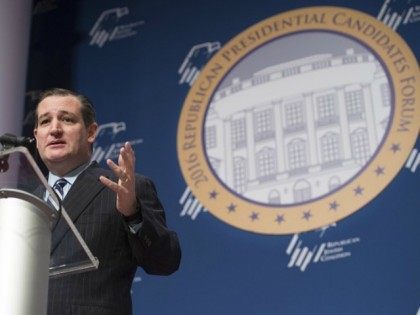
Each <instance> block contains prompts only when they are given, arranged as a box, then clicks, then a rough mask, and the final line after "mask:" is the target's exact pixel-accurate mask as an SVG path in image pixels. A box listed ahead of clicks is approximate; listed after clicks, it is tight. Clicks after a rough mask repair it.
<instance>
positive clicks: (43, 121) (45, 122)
mask: <svg viewBox="0 0 420 315" xmlns="http://www.w3.org/2000/svg"><path fill="white" fill-rule="evenodd" d="M48 121H49V120H48V119H42V120H40V121H39V124H40V125H41V126H42V125H46V124H47V123H48Z"/></svg>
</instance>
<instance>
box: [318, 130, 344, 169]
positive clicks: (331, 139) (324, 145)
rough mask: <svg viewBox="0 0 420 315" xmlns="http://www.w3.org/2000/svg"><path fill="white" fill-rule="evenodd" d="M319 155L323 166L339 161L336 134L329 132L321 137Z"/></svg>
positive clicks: (338, 146)
mask: <svg viewBox="0 0 420 315" xmlns="http://www.w3.org/2000/svg"><path fill="white" fill-rule="evenodd" d="M321 155H322V162H323V163H324V164H331V163H334V162H336V161H339V160H340V157H341V153H340V143H339V138H338V135H337V134H335V133H332V132H330V133H328V134H326V135H325V136H323V137H321Z"/></svg>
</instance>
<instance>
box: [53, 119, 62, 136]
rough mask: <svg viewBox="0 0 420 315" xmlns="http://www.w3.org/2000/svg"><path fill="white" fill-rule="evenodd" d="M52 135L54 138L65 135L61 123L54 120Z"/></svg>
mask: <svg viewBox="0 0 420 315" xmlns="http://www.w3.org/2000/svg"><path fill="white" fill-rule="evenodd" d="M50 133H51V134H52V135H54V136H58V135H61V134H62V133H63V129H62V128H61V123H60V122H59V121H58V120H53V121H52V122H51V129H50Z"/></svg>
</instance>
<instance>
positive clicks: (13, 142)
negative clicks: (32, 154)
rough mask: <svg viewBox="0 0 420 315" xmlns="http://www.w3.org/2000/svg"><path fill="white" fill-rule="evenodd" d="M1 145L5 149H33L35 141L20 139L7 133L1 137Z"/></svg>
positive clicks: (32, 139) (26, 138) (25, 138)
mask: <svg viewBox="0 0 420 315" xmlns="http://www.w3.org/2000/svg"><path fill="white" fill-rule="evenodd" d="M0 143H1V144H2V145H3V147H5V148H12V147H26V148H28V149H31V148H32V147H33V144H34V143H35V139H34V138H30V137H18V136H15V135H13V134H11V133H5V134H4V135H2V136H0Z"/></svg>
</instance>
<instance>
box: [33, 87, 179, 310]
mask: <svg viewBox="0 0 420 315" xmlns="http://www.w3.org/2000/svg"><path fill="white" fill-rule="evenodd" d="M97 128H98V125H97V123H96V121H95V114H94V110H93V108H92V105H91V104H90V102H89V100H88V99H87V98H86V97H84V96H83V95H79V94H77V93H74V92H72V91H69V90H64V89H51V90H47V91H45V92H44V93H43V94H42V95H41V97H40V100H39V103H38V105H37V110H36V124H35V129H34V135H35V138H36V140H37V148H38V152H39V154H40V156H41V159H42V160H43V162H44V163H45V165H46V166H47V168H48V170H49V177H48V182H49V183H50V185H51V186H53V187H54V188H55V189H56V191H57V192H58V194H59V195H60V197H61V198H62V199H63V206H64V208H65V209H66V210H67V212H68V213H69V216H70V217H71V219H72V221H73V222H74V224H75V226H76V228H77V229H78V230H79V232H80V233H81V235H82V237H83V238H84V240H85V241H86V243H87V245H88V247H89V248H90V249H91V251H92V252H93V254H94V255H95V256H96V257H97V258H98V259H99V268H98V270H95V271H91V272H85V273H79V274H74V275H69V276H64V277H61V278H55V279H51V280H50V282H49V295H48V314H59V315H62V314H89V315H94V314H101V315H107V314H109V315H111V314H118V315H121V314H131V313H132V310H131V309H132V306H131V294H130V288H131V284H132V281H133V277H134V274H135V271H136V268H137V266H140V267H142V268H143V269H144V270H145V271H146V272H147V273H150V274H159V275H169V274H171V273H173V272H174V271H176V270H177V269H178V267H179V262H180V258H181V251H180V247H179V243H178V238H177V235H176V233H175V232H173V231H171V230H169V229H168V227H167V226H166V222H165V214H164V210H163V207H162V205H161V203H160V202H159V199H158V197H157V194H156V189H155V187H154V185H153V183H152V182H151V181H150V180H149V179H147V178H146V177H144V176H141V175H136V174H135V155H134V151H133V149H132V147H131V146H130V144H129V143H128V142H127V143H126V144H125V145H124V146H123V147H122V148H121V151H120V155H119V158H118V163H117V164H116V163H114V162H113V161H111V160H107V164H108V166H109V167H110V170H105V169H103V168H100V167H99V166H98V164H97V163H96V162H91V161H90V158H91V155H92V145H93V142H94V141H95V136H96V131H97ZM81 254H82V253H81V250H78V247H77V246H76V243H75V239H74V238H73V237H71V233H70V232H69V228H68V227H66V224H65V222H64V220H63V219H62V218H61V219H60V220H59V221H58V222H57V223H56V224H55V226H54V229H53V233H52V244H51V259H52V260H53V262H56V263H60V262H65V261H75V260H77V259H78V256H80V255H81Z"/></svg>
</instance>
